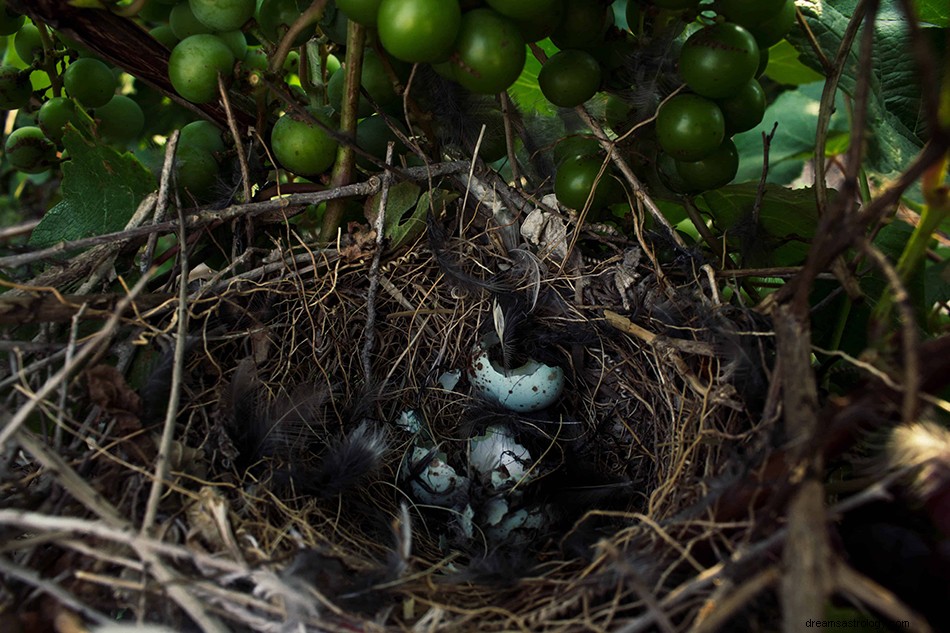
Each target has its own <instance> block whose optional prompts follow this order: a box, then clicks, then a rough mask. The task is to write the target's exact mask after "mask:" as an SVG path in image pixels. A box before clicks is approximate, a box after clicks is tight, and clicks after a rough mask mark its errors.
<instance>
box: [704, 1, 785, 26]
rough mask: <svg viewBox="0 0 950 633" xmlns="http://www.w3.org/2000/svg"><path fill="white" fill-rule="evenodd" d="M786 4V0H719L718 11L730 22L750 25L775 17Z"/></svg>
mask: <svg viewBox="0 0 950 633" xmlns="http://www.w3.org/2000/svg"><path fill="white" fill-rule="evenodd" d="M784 4H785V0H719V2H718V3H717V4H716V12H717V13H719V14H720V15H722V16H725V17H726V18H727V19H728V20H729V21H730V22H735V23H736V24H741V25H742V26H745V27H748V25H749V24H755V23H757V22H761V21H763V20H767V19H769V18H772V17H775V16H776V15H778V13H779V11H781V10H782V6H783V5H784Z"/></svg>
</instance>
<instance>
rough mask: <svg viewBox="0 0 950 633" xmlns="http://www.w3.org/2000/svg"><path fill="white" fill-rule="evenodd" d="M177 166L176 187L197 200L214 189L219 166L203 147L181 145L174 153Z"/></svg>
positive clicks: (206, 196)
mask: <svg viewBox="0 0 950 633" xmlns="http://www.w3.org/2000/svg"><path fill="white" fill-rule="evenodd" d="M175 162H176V164H177V167H178V174H177V178H178V189H179V190H180V191H183V192H188V193H190V194H191V195H192V196H194V197H195V198H196V199H197V200H204V199H207V198H208V197H209V196H210V194H211V192H212V191H213V190H214V184H215V182H216V181H217V179H218V174H219V172H220V167H219V166H218V161H216V160H215V159H214V156H213V155H212V154H211V152H209V151H208V150H206V149H204V148H203V147H182V148H179V150H178V151H177V152H176V153H175Z"/></svg>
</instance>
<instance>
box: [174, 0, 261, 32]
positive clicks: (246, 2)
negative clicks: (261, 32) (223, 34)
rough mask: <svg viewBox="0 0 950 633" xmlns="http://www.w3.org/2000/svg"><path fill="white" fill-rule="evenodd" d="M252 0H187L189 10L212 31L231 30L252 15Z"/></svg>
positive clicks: (239, 26) (241, 24) (242, 23)
mask: <svg viewBox="0 0 950 633" xmlns="http://www.w3.org/2000/svg"><path fill="white" fill-rule="evenodd" d="M254 4H255V3H254V0H188V5H189V6H190V7H191V12H192V13H193V14H194V16H195V17H196V18H197V19H198V21H199V22H201V23H202V24H204V25H205V26H207V27H208V28H210V29H211V30H212V31H233V30H235V29H239V28H241V27H242V26H244V23H245V22H247V21H248V20H250V19H251V16H252V15H254Z"/></svg>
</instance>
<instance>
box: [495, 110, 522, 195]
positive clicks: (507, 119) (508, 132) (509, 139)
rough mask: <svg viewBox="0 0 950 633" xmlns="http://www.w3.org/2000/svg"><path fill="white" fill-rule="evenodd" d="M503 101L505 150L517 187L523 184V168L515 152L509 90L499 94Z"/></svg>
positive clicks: (502, 114) (512, 177) (513, 180)
mask: <svg viewBox="0 0 950 633" xmlns="http://www.w3.org/2000/svg"><path fill="white" fill-rule="evenodd" d="M498 101H499V103H501V118H502V121H503V122H504V124H505V150H506V151H507V153H508V164H509V165H510V166H511V180H512V182H514V186H515V188H516V189H517V188H518V187H520V186H521V170H520V169H519V168H518V156H517V154H515V132H514V126H512V125H511V112H510V110H511V99H509V98H508V93H507V92H502V93H500V94H499V95H498Z"/></svg>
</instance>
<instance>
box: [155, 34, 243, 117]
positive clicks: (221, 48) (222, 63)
mask: <svg viewBox="0 0 950 633" xmlns="http://www.w3.org/2000/svg"><path fill="white" fill-rule="evenodd" d="M233 67H234V54H233V53H232V52H231V49H230V48H228V46H227V44H225V43H224V42H222V41H221V39H220V38H218V37H215V36H214V35H208V34H203V35H192V36H191V37H188V38H185V39H183V40H182V41H180V42H179V43H178V45H177V46H176V47H175V49H174V50H173V51H172V54H171V56H170V57H169V58H168V77H169V79H171V82H172V86H173V87H174V88H175V90H176V91H177V92H178V94H180V95H181V96H182V97H184V98H185V99H187V100H188V101H191V102H192V103H209V102H211V101H214V100H215V99H216V98H217V97H218V73H221V74H222V75H224V76H225V77H227V76H229V75H230V74H231V69H232V68H233Z"/></svg>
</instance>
